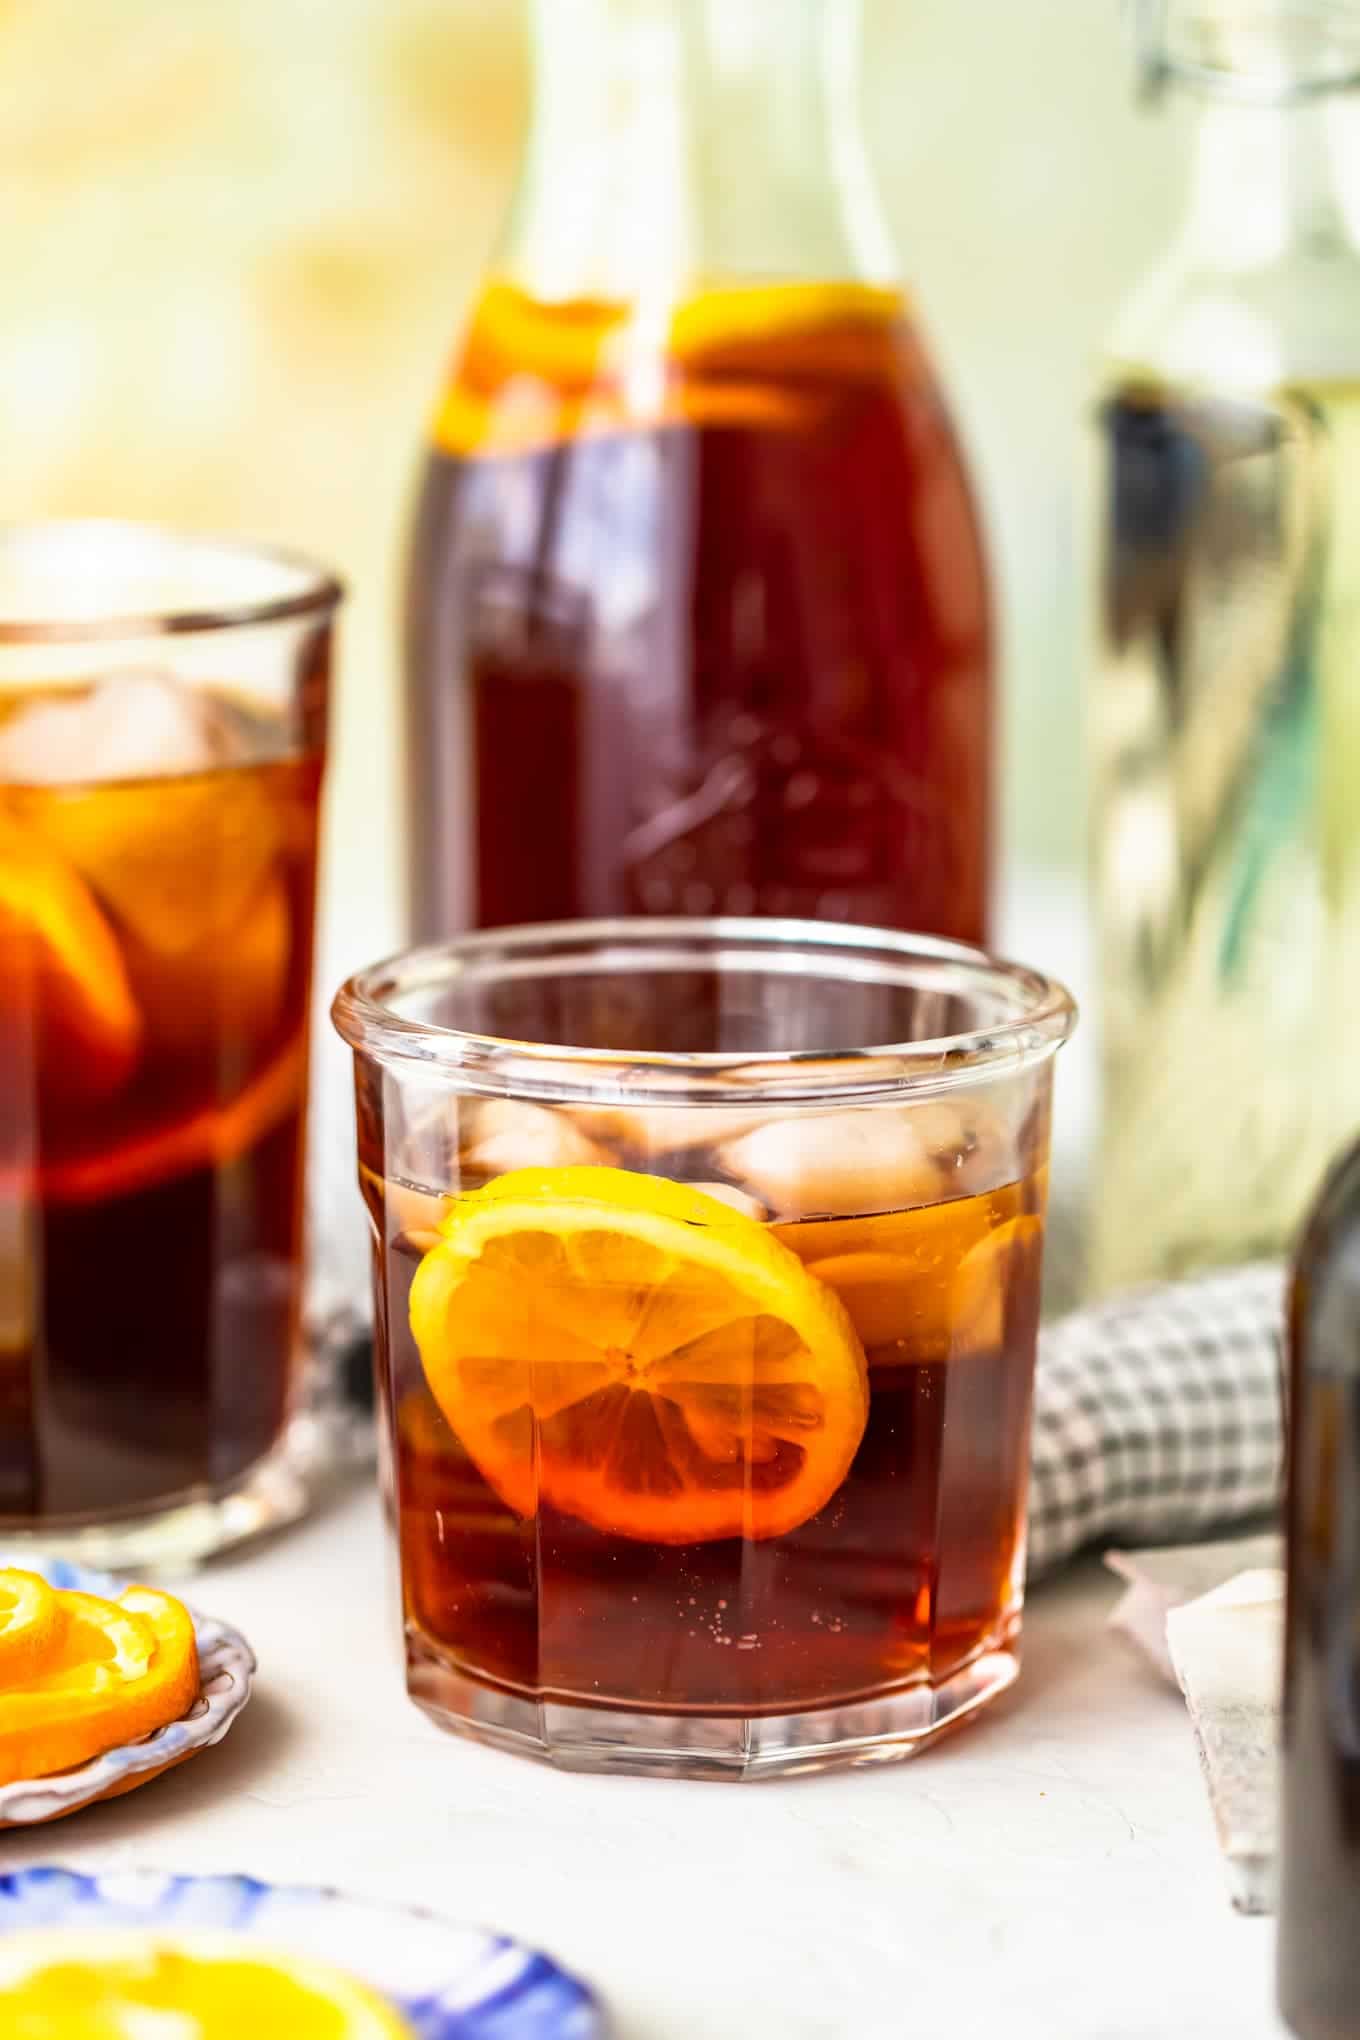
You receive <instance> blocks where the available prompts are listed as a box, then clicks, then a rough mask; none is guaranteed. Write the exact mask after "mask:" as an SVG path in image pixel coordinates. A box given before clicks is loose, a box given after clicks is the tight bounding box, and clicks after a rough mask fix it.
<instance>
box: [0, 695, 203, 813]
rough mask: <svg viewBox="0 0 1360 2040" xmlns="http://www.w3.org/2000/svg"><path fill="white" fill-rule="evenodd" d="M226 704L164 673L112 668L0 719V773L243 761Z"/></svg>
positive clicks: (148, 769)
mask: <svg viewBox="0 0 1360 2040" xmlns="http://www.w3.org/2000/svg"><path fill="white" fill-rule="evenodd" d="M243 757H244V745H243V740H242V738H241V737H240V735H239V733H238V731H237V728H236V726H235V724H234V723H233V722H232V721H231V719H230V717H229V716H228V714H227V712H226V711H225V709H223V708H222V707H221V706H220V705H219V704H217V703H216V702H214V701H212V700H211V699H210V698H209V697H208V696H207V695H204V694H202V693H200V692H198V690H197V689H195V688H192V687H185V686H182V685H181V684H180V683H179V682H178V681H176V680H172V679H171V678H169V676H168V675H166V674H164V673H156V672H150V671H147V672H142V671H130V672H124V673H110V674H109V675H108V676H107V677H106V678H104V679H102V680H99V681H96V682H95V684H94V686H93V687H90V688H88V689H83V690H82V691H80V692H79V693H70V694H65V693H63V694H39V695H35V697H34V698H33V699H32V700H31V701H24V702H21V703H20V705H19V707H18V708H17V709H16V710H14V711H13V712H12V713H11V714H10V715H9V716H7V717H6V718H5V720H4V722H3V723H0V780H8V781H10V782H11V783H12V784H14V785H17V786H74V785H82V784H90V783H91V782H99V783H102V782H105V781H108V780H111V779H149V778H159V777H162V776H168V775H171V774H175V773H182V772H205V771H210V770H212V769H213V768H214V767H216V766H221V765H232V764H238V763H240V762H241V761H242V759H243Z"/></svg>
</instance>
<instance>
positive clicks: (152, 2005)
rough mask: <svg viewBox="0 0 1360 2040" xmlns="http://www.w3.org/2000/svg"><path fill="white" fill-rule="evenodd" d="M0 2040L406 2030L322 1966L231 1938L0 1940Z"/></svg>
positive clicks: (199, 2038) (374, 2038)
mask: <svg viewBox="0 0 1360 2040" xmlns="http://www.w3.org/2000/svg"><path fill="white" fill-rule="evenodd" d="M0 2030H2V2031H4V2032H6V2033H23V2034H30V2035H32V2036H33V2040H142V2036H144V2035H148V2036H149V2035H151V2034H153V2033H154V2034H162V2033H163V2034H165V2035H167V2036H171V2035H173V2040H240V2036H241V2035H242V2034H247V2033H258V2034H268V2035H277V2036H279V2040H284V2036H285V2035H286V2036H287V2040H411V2029H410V2027H409V2026H408V2025H407V2024H406V2022H405V2020H403V2019H401V2018H399V2017H398V2015H397V2013H396V2012H395V2011H393V2010H392V2009H391V2008H390V2007H389V2006H387V2005H386V2004H384V2003H383V2002H382V2000H381V1999H380V1998H378V1997H376V1996H374V1994H373V1992H372V1991H370V1990H368V1989H367V1988H366V1987H365V1986H364V1985H363V1984H360V1983H357V1982H356V1981H355V1980H354V1979H353V1978H352V1977H349V1976H346V1975H345V1974H344V1973H343V1972H342V1971H340V1970H336V1969H332V1968H331V1967H330V1966H329V1964H326V1963H321V1962H314V1961H311V1960H309V1959H307V1960H303V1959H299V1958H297V1957H295V1956H291V1955H280V1954H274V1953H273V1952H271V1951H267V1950H265V1949H256V1948H254V1947H253V1946H252V1945H251V1944H250V1943H249V1942H246V1941H243V1940H242V1939H241V1938H240V1937H239V1936H236V1935H231V1934H213V1935H206V1934H193V1935H188V1936H186V1937H185V1938H184V1939H183V1940H182V1941H179V1940H177V1941H175V1942H173V1943H172V1942H167V1941H164V1940H160V1941H158V1940H155V1939H153V1938H152V1937H151V1936H149V1935H147V1934H144V1933H139V1932H133V1931H119V1930H118V1929H113V1928H110V1929H107V1930H105V1931H103V1932H99V1933H85V1934H77V1933H63V1932H59V1931H57V1930H46V1931H44V1930H42V1929H38V1930H35V1931H34V1932H32V1933H28V1934H7V1935H6V1936H5V1937H4V1941H3V1945H0Z"/></svg>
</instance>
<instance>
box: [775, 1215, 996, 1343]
mask: <svg viewBox="0 0 1360 2040" xmlns="http://www.w3.org/2000/svg"><path fill="white" fill-rule="evenodd" d="M1018 1198H1019V1191H1018V1189H1017V1188H1016V1187H1015V1186H1014V1185H1009V1186H1007V1187H1006V1188H1005V1189H1003V1190H1000V1191H995V1192H991V1193H989V1194H988V1195H986V1196H983V1197H962V1198H954V1199H951V1200H950V1201H948V1202H946V1203H943V1204H927V1205H923V1206H921V1207H919V1208H918V1209H915V1210H911V1211H888V1212H882V1213H877V1214H874V1215H872V1216H870V1217H866V1218H828V1219H811V1220H802V1221H799V1222H798V1223H795V1224H793V1225H783V1226H780V1227H779V1228H778V1229H777V1230H778V1233H779V1237H780V1239H782V1240H783V1241H784V1242H785V1243H786V1245H787V1246H789V1247H790V1248H791V1249H792V1251H793V1252H794V1253H795V1254H797V1256H798V1258H799V1260H800V1261H802V1262H803V1263H804V1265H805V1266H806V1267H807V1269H808V1272H809V1273H810V1274H812V1275H815V1276H816V1278H817V1280H818V1281H819V1282H824V1283H826V1284H827V1286H828V1287H829V1288H831V1289H834V1290H835V1292H836V1294H837V1295H838V1296H839V1297H840V1299H841V1302H842V1303H843V1304H844V1305H845V1307H846V1309H847V1311H848V1312H849V1313H850V1319H851V1322H852V1323H853V1325H854V1327H855V1330H856V1331H857V1332H858V1333H859V1336H860V1338H861V1340H862V1341H863V1343H864V1346H865V1349H866V1351H868V1352H869V1354H870V1356H871V1357H870V1364H871V1365H873V1364H876V1363H879V1364H882V1363H887V1362H892V1363H893V1364H896V1365H901V1364H906V1363H908V1362H918V1363H919V1362H923V1361H930V1360H943V1359H945V1358H946V1357H947V1355H948V1354H949V1352H950V1350H951V1347H952V1346H953V1344H954V1324H955V1317H956V1312H957V1309H958V1300H957V1297H956V1294H955V1283H956V1277H957V1275H958V1271H959V1268H960V1266H961V1264H962V1263H963V1262H964V1261H965V1260H966V1259H967V1257H968V1256H969V1254H971V1253H972V1251H973V1250H974V1249H975V1248H976V1247H978V1246H979V1245H980V1244H982V1243H984V1242H985V1241H986V1240H987V1239H988V1237H989V1236H990V1235H991V1233H992V1232H993V1229H994V1228H996V1227H998V1226H1003V1225H1004V1221H1006V1220H1008V1219H1009V1218H1010V1217H1011V1215H1012V1213H1013V1212H1014V1210H1015V1208H1016V1204H1017V1202H1018ZM981 1265H982V1264H981V1263H979V1267H980V1266H981Z"/></svg>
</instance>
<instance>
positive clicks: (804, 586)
mask: <svg viewBox="0 0 1360 2040" xmlns="http://www.w3.org/2000/svg"><path fill="white" fill-rule="evenodd" d="M408 622H409V640H408V643H409V667H408V674H409V688H410V699H409V702H408V710H409V715H410V732H411V735H410V745H409V751H410V783H411V794H412V801H413V832H414V833H413V839H412V851H411V871H412V881H413V883H412V899H413V908H414V915H415V923H416V931H417V933H418V934H419V935H421V936H432V935H434V934H437V933H440V932H446V931H447V930H449V929H450V928H453V927H456V926H460V925H465V924H467V923H469V922H470V923H472V924H474V925H478V926H497V925H504V924H510V923H515V922H533V921H542V920H547V919H555V918H570V917H575V916H580V915H609V914H619V913H630V914H631V913H646V914H670V913H685V914H750V913H758V914H798V915H805V916H813V917H818V918H831V919H840V920H853V921H866V922H876V923H883V924H889V925H896V926H899V927H911V928H915V929H920V930H926V931H929V932H933V933H938V934H943V935H951V936H957V937H961V938H964V939H967V940H972V941H977V940H980V939H982V937H983V935H984V932H985V921H986V890H987V877H988V833H989V832H988V819H989V816H988V809H989V801H990V767H989V744H990V701H989V625H988V604H987V589H986V578H985V572H984V567H983V560H982V552H981V546H980V542H979V536H978V530H977V525H976V521H975V516H974V510H973V504H972V499H971V496H970V493H969V488H968V483H967V478H966V474H965V470H964V467H963V463H962V459H961V456H960V452H959V448H958V444H957V441H956V439H955V436H954V433H953V430H952V427H951V425H950V423H949V419H948V417H947V415H946V413H945V410H944V408H943V405H942V402H941V399H940V396H939V393H938V390H937V387H936V385H935V382H934V379H933V375H932V371H931V369H930V365H929V362H928V360H927V358H926V356H925V353H924V351H923V349H922V347H921V345H920V343H919V340H918V337H917V334H916V332H915V329H914V327H913V325H912V323H911V321H910V319H909V318H908V317H907V315H906V313H905V312H904V309H903V304H902V300H901V297H900V294H899V293H898V292H896V291H895V290H890V289H884V288H878V287H874V286H871V285H868V284H853V283H838V284H829V283H828V284H818V283H787V284H781V285H775V286H769V287H756V286H741V287H730V288H715V289H712V290H706V291H703V292H701V293H699V294H697V295H691V296H689V297H688V298H684V299H682V300H680V301H679V302H678V303H677V304H676V305H675V306H673V307H672V308H670V309H668V310H666V311H665V313H664V314H663V315H662V318H661V321H660V327H659V330H658V328H657V322H656V321H654V320H649V318H648V317H647V316H646V315H645V313H644V311H643V309H642V308H641V307H640V304H639V303H637V302H634V303H630V304H628V305H627V306H625V305H622V304H616V303H610V302H605V301H600V300H593V299H584V298H582V299H576V300H559V301H554V302H552V303H548V302H541V301H539V300H537V299H535V298H533V297H531V296H529V295H527V294H526V293H525V292H524V291H522V290H520V289H519V288H517V287H516V286H514V285H512V284H509V283H506V282H499V283H494V284H493V285H491V286H490V287H489V288H488V289H487V290H486V291H485V293H484V294H483V297H482V299H481V302H480V304H479V305H478V307H477V309H476V311H475V314H474V316H473V319H472V322H471V325H470V328H469V332H468V336H467V339H466V341H465V343H464V346H463V349H462V352H461V355H460V358H459V360H458V362H457V364H456V366H455V371H454V374H453V378H452V381H451V384H450V387H449V389H448V392H447V394H446V397H445V399H444V402H443V404H442V407H441V409H440V412H439V415H438V420H437V424H436V431H435V446H434V451H433V453H432V455H431V458H430V462H429V466H428V470H427V474H426V480H425V485H424V491H423V496H422V500H421V505H420V511H419V516H418V522H417V529H416V536H415V545H414V549H413V555H412V563H411V574H410V584H409V619H408Z"/></svg>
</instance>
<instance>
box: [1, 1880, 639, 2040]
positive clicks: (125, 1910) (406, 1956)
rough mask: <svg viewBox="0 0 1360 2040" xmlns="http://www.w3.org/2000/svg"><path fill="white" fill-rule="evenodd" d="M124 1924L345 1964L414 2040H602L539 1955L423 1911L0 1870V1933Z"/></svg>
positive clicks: (297, 1888)
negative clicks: (238, 1940) (234, 1939)
mask: <svg viewBox="0 0 1360 2040" xmlns="http://www.w3.org/2000/svg"><path fill="white" fill-rule="evenodd" d="M35 1927H60V1928H63V1929H65V1930H67V1931H68V1932H79V1931H80V1930H81V1929H82V1928H91V1929H95V1930H99V1929H104V1928H108V1927H132V1928H137V1929H139V1930H141V1931H142V1932H148V1931H150V1932H153V1933H158V1934H159V1933H164V1934H165V1936H166V1938H167V1939H171V1938H173V1937H174V1935H176V1934H178V1933H184V1934H190V1933H194V1932H209V1933H221V1932H223V1931H229V1932H233V1933H239V1934H241V1935H243V1936H244V1937H245V1938H247V1939H249V1940H254V1941H257V1942H264V1943H267V1944H268V1946H269V1947H271V1948H272V1949H274V1950H276V1951H277V1952H280V1953H283V1952H290V1953H293V1954H297V1955H307V1956H311V1957H312V1958H313V1959H315V1960H317V1961H320V1962H328V1963H330V1964H331V1965H332V1967H334V1968H337V1969H345V1970H348V1971H349V1972H350V1973H351V1974H352V1975H355V1976H358V1977H360V1978H361V1979H362V1980H363V1981H364V1982H365V1983H367V1984H368V1985H369V1986H370V1987H371V1988H372V1989H374V1990H376V1991H378V1992H380V1993H381V1994H382V1995H383V1996H384V1997H386V1998H388V1999H389V2000H390V2001H391V2002H392V2003H393V2004H394V2005H395V2006H396V2007H397V2008H398V2010H399V2011H400V2012H402V2014H403V2015H404V2016H405V2018H406V2019H407V2020H408V2021H409V2023H410V2025H411V2027H412V2029H413V2031H414V2032H415V2033H416V2034H417V2035H418V2036H419V2040H604V2036H605V2033H606V2026H605V2021H604V2017H603V2014H602V2012H601V2010H600V2007H599V2005H598V2003H597V2001H596V1999H595V1998H594V1996H593V1995H592V1994H591V1992H590V1991H588V1990H587V1989H586V1987H585V1985H584V1984H582V1983H578V1982H577V1981H576V1979H575V1977H573V1976H568V1975H567V1974H566V1972H565V1971H563V1970H561V1969H559V1968H558V1967H557V1966H556V1964H555V1963H553V1962H550V1961H549V1960H548V1958H547V1956H546V1955H539V1954H536V1953H535V1951H534V1950H533V1949H531V1948H522V1947H521V1946H520V1945H519V1943H518V1942H517V1941H509V1940H506V1939H504V1938H503V1937H502V1936H500V1935H497V1934H488V1933H484V1932H482V1931H481V1929H480V1928H477V1927H463V1926H455V1925H453V1924H451V1923H449V1922H447V1921H445V1920H441V1919H439V1918H437V1917H436V1916H435V1915H434V1914H433V1913H424V1912H415V1911H406V1910H404V1909H401V1908H397V1907H390V1906H383V1905H369V1904H366V1903H365V1902H364V1901H362V1900H360V1899H355V1898H347V1897H346V1896H345V1895H344V1894H343V1893H342V1892H338V1891H324V1890H320V1889H315V1888H310V1887H308V1886H305V1885H288V1884H261V1883H260V1882H258V1880H257V1879H256V1878H254V1877H166V1876H162V1875H161V1874H160V1873H159V1872H156V1871H150V1870H131V1871H118V1872H116V1873H113V1874H111V1875H109V1876H105V1877H83V1876H80V1875H78V1874H77V1873H76V1872H75V1871H73V1870H57V1869H46V1868H43V1869H36V1870H16V1871H14V1872H12V1873H11V1874H10V1875H9V1876H7V1877H0V1934H3V1933H8V1932H11V1931H13V1930H17V1929H20V1928H23V1929H29V1928H35Z"/></svg>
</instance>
